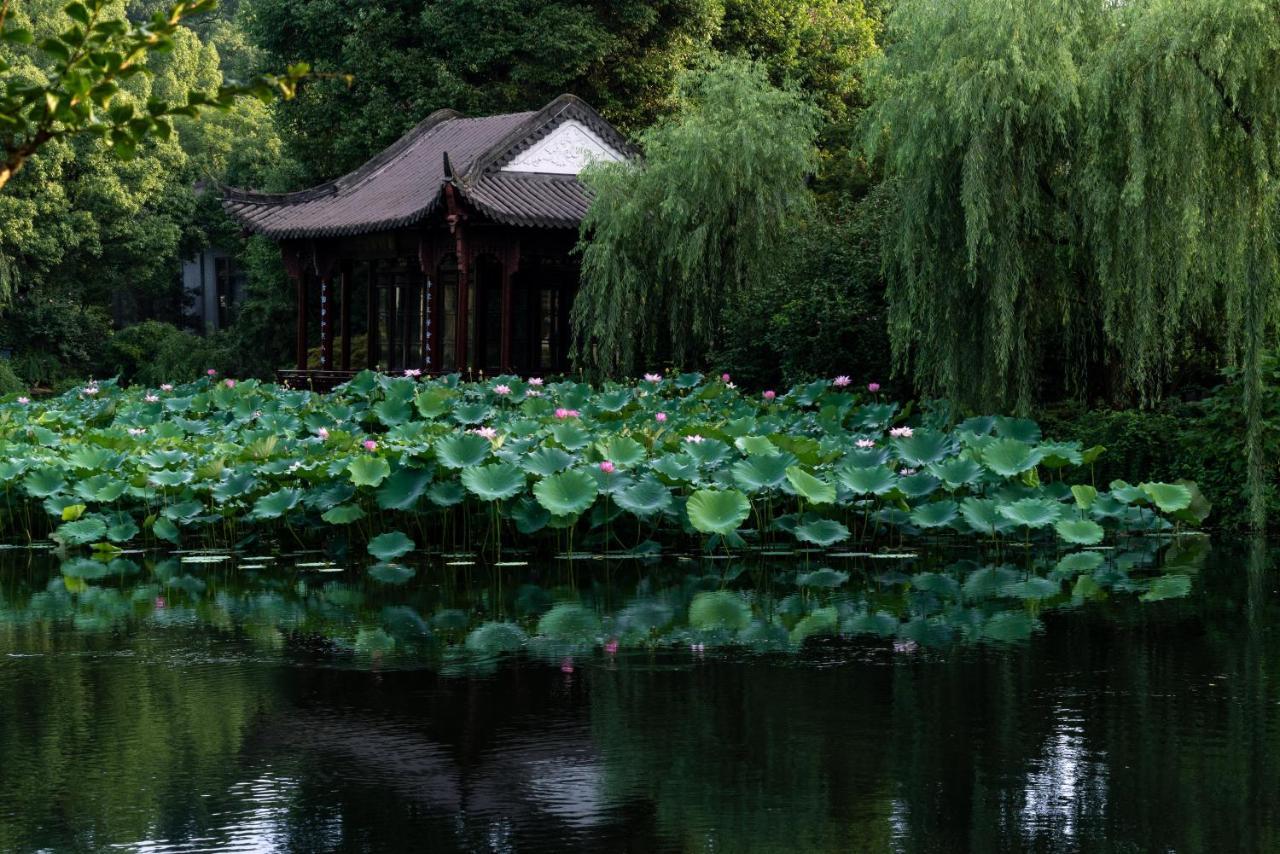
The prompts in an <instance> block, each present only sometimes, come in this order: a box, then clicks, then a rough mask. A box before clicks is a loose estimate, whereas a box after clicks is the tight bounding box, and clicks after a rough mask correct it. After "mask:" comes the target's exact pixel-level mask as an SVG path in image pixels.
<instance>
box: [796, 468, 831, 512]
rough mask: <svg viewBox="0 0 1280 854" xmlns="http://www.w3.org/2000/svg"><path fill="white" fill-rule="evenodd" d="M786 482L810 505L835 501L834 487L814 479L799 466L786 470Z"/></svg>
mask: <svg viewBox="0 0 1280 854" xmlns="http://www.w3.org/2000/svg"><path fill="white" fill-rule="evenodd" d="M787 480H788V481H789V482H790V484H791V488H792V489H794V490H795V491H796V494H797V495H800V496H803V497H804V498H805V500H807V501H809V502H810V503H811V504H830V503H831V502H833V501H835V500H836V488H835V487H834V486H832V485H831V484H829V483H827V482H826V481H824V480H820V479H819V478H816V477H814V476H813V475H811V474H809V473H808V472H807V471H805V470H804V469H802V468H800V467H799V466H791V467H790V468H788V469H787Z"/></svg>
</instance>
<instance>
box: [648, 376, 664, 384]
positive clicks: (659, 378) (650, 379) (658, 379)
mask: <svg viewBox="0 0 1280 854" xmlns="http://www.w3.org/2000/svg"><path fill="white" fill-rule="evenodd" d="M644 381H645V382H647V383H660V382H662V374H645V375H644Z"/></svg>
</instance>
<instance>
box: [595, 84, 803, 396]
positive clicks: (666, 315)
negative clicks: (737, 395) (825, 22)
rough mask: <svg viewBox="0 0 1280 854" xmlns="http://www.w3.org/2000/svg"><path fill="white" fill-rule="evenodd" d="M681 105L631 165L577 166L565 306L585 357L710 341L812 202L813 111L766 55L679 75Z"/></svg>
mask: <svg viewBox="0 0 1280 854" xmlns="http://www.w3.org/2000/svg"><path fill="white" fill-rule="evenodd" d="M682 97H683V99H684V102H685V103H684V106H683V108H682V109H681V110H680V111H679V112H678V113H677V114H676V116H675V117H673V118H671V119H668V120H666V121H663V122H660V123H658V124H657V125H655V126H654V127H653V128H651V129H650V130H648V131H645V132H644V133H643V134H641V136H640V141H641V147H642V149H643V151H644V161H643V163H642V164H640V165H633V164H625V163H624V164H609V165H602V166H599V167H595V168H593V169H592V170H591V171H588V172H587V173H585V175H584V178H585V180H586V182H587V184H588V185H589V186H590V187H591V188H592V190H593V191H594V192H595V194H596V197H595V200H594V201H593V203H592V206H591V209H590V210H589V211H588V213H587V216H586V218H585V219H584V220H583V223H582V235H583V241H584V242H583V247H582V289H581V291H580V292H579V294H578V296H577V298H576V299H575V301H574V307H573V318H574V328H575V334H576V336H577V340H578V347H579V352H578V358H579V361H580V362H581V363H582V364H585V365H589V366H592V367H594V368H597V369H599V370H600V371H603V372H605V373H611V374H628V373H634V372H635V371H636V370H637V369H638V368H639V367H641V363H642V362H643V361H645V360H649V359H655V358H666V359H671V360H673V361H675V362H676V363H678V364H680V363H683V364H694V363H697V362H698V361H700V360H702V359H703V358H705V356H706V354H707V353H708V352H709V351H710V350H711V349H712V348H713V347H714V346H715V345H716V343H717V340H718V337H719V334H720V328H721V324H722V323H723V318H724V311H723V309H724V305H725V303H726V301H727V300H729V299H730V298H731V297H732V296H733V295H734V294H736V293H738V292H741V291H744V290H749V289H751V288H752V287H753V286H755V285H757V284H758V283H759V282H760V281H761V278H762V277H763V275H764V273H765V271H766V269H767V267H768V265H769V262H770V259H771V258H772V257H773V256H774V254H775V249H776V247H777V245H778V241H779V240H780V239H782V235H784V234H785V233H786V231H787V229H788V228H789V227H790V225H791V224H792V223H793V221H794V220H795V219H796V218H797V217H798V216H800V215H802V214H803V212H804V211H805V209H806V208H807V207H808V205H809V204H810V197H809V191H808V189H807V187H806V179H807V177H808V176H809V175H810V174H811V172H812V170H813V168H814V164H815V160H816V158H815V155H816V151H815V147H814V143H815V139H816V136H817V130H818V115H819V114H818V110H817V109H816V108H815V107H814V106H812V104H810V103H809V102H808V100H806V99H805V97H804V96H803V95H801V94H799V93H798V92H796V91H794V90H790V89H778V88H776V87H774V86H772V85H770V83H769V82H768V80H767V78H766V75H765V71H764V69H763V68H762V67H760V66H759V65H756V64H752V63H749V62H746V61H742V60H729V61H726V62H725V63H723V64H722V65H720V66H718V67H716V68H714V69H711V70H709V71H704V72H692V73H690V74H688V75H686V76H685V78H684V80H683V86H682Z"/></svg>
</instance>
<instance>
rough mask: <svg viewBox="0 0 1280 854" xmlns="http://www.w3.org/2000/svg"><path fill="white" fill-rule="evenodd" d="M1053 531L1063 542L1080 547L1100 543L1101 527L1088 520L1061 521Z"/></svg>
mask: <svg viewBox="0 0 1280 854" xmlns="http://www.w3.org/2000/svg"><path fill="white" fill-rule="evenodd" d="M1054 530H1056V531H1057V532H1058V537H1059V538H1061V539H1062V540H1063V541H1064V542H1068V543H1074V544H1076V545H1081V546H1093V545H1097V544H1098V543H1100V542H1102V534H1103V532H1102V526H1101V525H1099V524H1098V523H1097V522H1093V521H1090V520H1089V519H1062V520H1060V521H1059V522H1058V523H1057V524H1056V525H1054Z"/></svg>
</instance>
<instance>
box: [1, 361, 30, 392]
mask: <svg viewBox="0 0 1280 854" xmlns="http://www.w3.org/2000/svg"><path fill="white" fill-rule="evenodd" d="M26 390H27V384H26V383H24V382H23V381H22V378H21V377H19V376H18V375H17V374H16V373H14V371H13V366H12V365H10V364H9V361H8V360H7V359H0V395H6V394H17V393H19V392H23V391H26Z"/></svg>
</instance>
